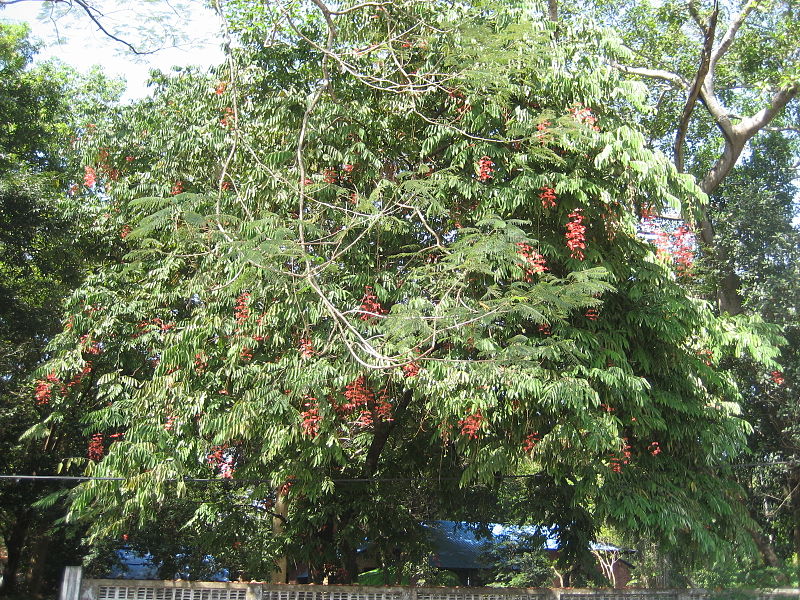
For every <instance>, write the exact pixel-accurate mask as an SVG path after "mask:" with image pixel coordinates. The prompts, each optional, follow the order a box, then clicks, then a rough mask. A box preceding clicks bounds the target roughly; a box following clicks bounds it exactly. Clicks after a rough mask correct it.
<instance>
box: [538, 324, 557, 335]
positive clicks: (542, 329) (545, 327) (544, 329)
mask: <svg viewBox="0 0 800 600" xmlns="http://www.w3.org/2000/svg"><path fill="white" fill-rule="evenodd" d="M536 328H537V329H538V330H539V333H541V334H542V335H552V334H553V332H552V331H551V330H550V324H549V323H539V325H538V326H537V327H536Z"/></svg>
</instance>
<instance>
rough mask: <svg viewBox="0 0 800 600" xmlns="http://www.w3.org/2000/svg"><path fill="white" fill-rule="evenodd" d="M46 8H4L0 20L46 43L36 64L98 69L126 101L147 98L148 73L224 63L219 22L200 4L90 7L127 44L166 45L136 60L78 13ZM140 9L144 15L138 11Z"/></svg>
mask: <svg viewBox="0 0 800 600" xmlns="http://www.w3.org/2000/svg"><path fill="white" fill-rule="evenodd" d="M49 4H50V3H46V2H42V1H37V0H31V1H26V2H18V3H16V4H9V5H5V6H4V7H2V8H0V20H3V21H14V22H25V23H28V25H29V26H30V27H31V30H32V34H33V37H34V38H38V39H39V40H41V41H42V42H43V43H44V44H45V45H44V47H43V48H42V49H41V50H40V52H39V53H38V54H37V57H36V60H46V59H48V58H52V57H57V58H59V59H60V60H62V61H63V62H65V63H67V64H69V65H71V66H73V67H75V68H76V69H77V70H79V71H87V70H89V69H90V68H91V67H92V66H93V65H100V66H102V67H103V69H104V71H105V72H106V73H107V74H108V75H112V76H121V77H123V78H124V79H125V80H126V81H127V85H128V89H127V91H126V93H125V95H124V96H123V99H124V100H133V99H136V98H141V97H143V96H146V95H147V93H148V90H147V87H146V81H147V78H148V72H149V70H150V69H153V68H158V69H161V70H169V69H170V68H171V67H172V66H175V65H178V66H187V65H201V66H211V65H215V64H219V63H220V62H222V60H223V53H222V50H221V44H220V33H219V25H220V24H219V20H218V19H217V16H216V15H215V14H214V12H213V11H212V10H211V9H209V8H207V7H206V6H205V4H204V2H203V1H202V0H183V2H181V3H176V2H172V3H168V2H167V1H166V0H158V1H157V2H152V3H149V2H131V3H127V5H126V3H125V2H124V1H122V0H106V1H105V2H103V1H102V0H98V1H96V2H94V3H93V4H94V5H96V6H98V7H99V8H100V9H101V10H102V11H103V14H104V18H103V19H101V23H103V24H104V25H105V26H106V28H107V29H110V30H112V31H115V32H119V33H120V37H122V38H123V39H125V40H126V41H131V42H132V43H133V44H134V45H135V46H138V47H145V46H146V44H147V40H146V39H145V36H148V37H150V38H153V43H154V45H155V46H158V47H161V46H166V47H164V48H163V49H160V50H158V51H157V52H155V53H153V54H149V55H147V56H144V57H137V56H135V55H134V54H133V53H132V52H130V51H129V50H128V49H127V48H126V47H125V46H124V45H122V44H120V43H119V42H115V41H114V40H111V39H110V38H109V37H108V36H106V35H105V34H103V33H102V32H101V31H100V30H99V29H98V28H97V26H96V25H95V24H93V23H92V22H91V20H90V19H89V18H88V17H87V16H86V15H85V14H83V13H81V12H80V11H79V10H77V9H72V12H71V14H67V15H55V14H50V13H48V11H47V8H46V7H47V6H48V5H49ZM128 7H130V8H128ZM142 7H144V8H145V9H146V10H147V12H142ZM137 10H138V12H137ZM51 17H52V18H51ZM111 28H113V29H111ZM175 37H178V38H182V39H181V40H180V42H179V45H178V46H177V47H176V46H175V40H174V39H171V38H175ZM59 40H61V43H60V44H59V43H58V42H59Z"/></svg>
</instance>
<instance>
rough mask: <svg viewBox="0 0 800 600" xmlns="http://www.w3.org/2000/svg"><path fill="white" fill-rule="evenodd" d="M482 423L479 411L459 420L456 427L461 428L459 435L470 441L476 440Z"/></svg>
mask: <svg viewBox="0 0 800 600" xmlns="http://www.w3.org/2000/svg"><path fill="white" fill-rule="evenodd" d="M483 421H484V418H483V415H482V414H481V411H476V412H474V413H472V414H471V415H467V416H466V417H464V418H463V419H461V420H459V422H458V426H459V427H460V428H461V435H465V436H467V437H468V438H469V439H471V440H476V439H478V438H479V437H480V429H481V425H482V424H483Z"/></svg>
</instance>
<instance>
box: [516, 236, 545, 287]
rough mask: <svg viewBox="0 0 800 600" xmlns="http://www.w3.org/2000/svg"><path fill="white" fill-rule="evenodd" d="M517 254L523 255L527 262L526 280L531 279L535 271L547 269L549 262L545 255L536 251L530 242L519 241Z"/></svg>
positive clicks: (542, 271) (541, 271)
mask: <svg viewBox="0 0 800 600" xmlns="http://www.w3.org/2000/svg"><path fill="white" fill-rule="evenodd" d="M517 254H519V255H520V256H521V257H522V259H523V262H524V263H525V280H526V281H531V279H532V278H533V275H534V274H535V273H544V272H545V271H547V263H546V262H545V260H544V256H542V255H541V254H539V253H538V252H536V250H534V249H533V246H531V245H530V244H526V243H524V242H518V243H517Z"/></svg>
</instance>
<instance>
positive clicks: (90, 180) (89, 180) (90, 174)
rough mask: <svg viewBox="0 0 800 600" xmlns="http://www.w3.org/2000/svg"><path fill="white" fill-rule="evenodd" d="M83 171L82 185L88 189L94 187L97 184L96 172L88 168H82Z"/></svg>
mask: <svg viewBox="0 0 800 600" xmlns="http://www.w3.org/2000/svg"><path fill="white" fill-rule="evenodd" d="M83 170H84V174H83V185H85V186H86V187H88V188H90V187H94V184H95V183H97V172H96V171H95V170H94V168H93V167H89V166H86V167H84V168H83Z"/></svg>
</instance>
